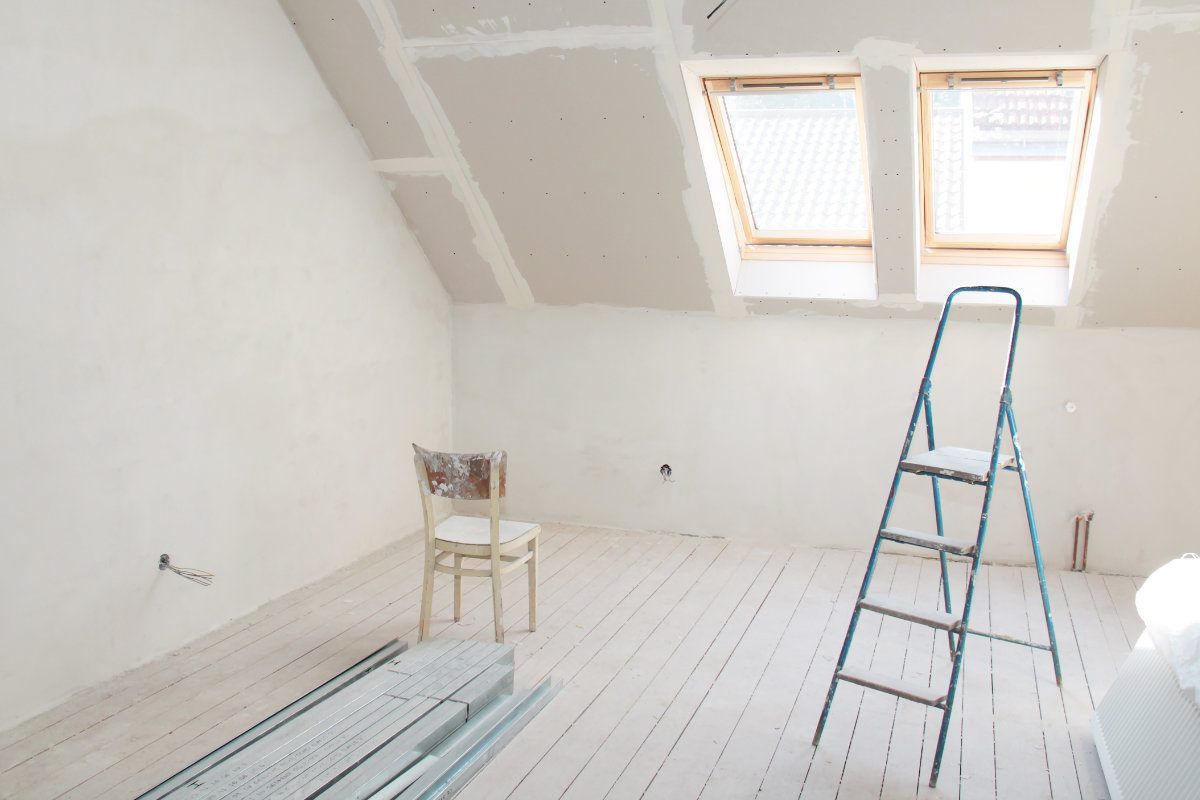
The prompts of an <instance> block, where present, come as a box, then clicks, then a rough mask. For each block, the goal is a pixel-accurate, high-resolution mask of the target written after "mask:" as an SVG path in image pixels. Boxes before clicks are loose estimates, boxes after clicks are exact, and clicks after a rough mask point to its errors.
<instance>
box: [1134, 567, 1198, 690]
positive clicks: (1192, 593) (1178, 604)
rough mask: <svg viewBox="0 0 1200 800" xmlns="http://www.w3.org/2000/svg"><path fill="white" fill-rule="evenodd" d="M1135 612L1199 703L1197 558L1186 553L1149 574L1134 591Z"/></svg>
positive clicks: (1184, 687) (1181, 681) (1185, 688)
mask: <svg viewBox="0 0 1200 800" xmlns="http://www.w3.org/2000/svg"><path fill="white" fill-rule="evenodd" d="M1137 611H1138V615H1139V616H1140V617H1141V618H1142V621H1143V622H1145V623H1146V631H1147V632H1148V633H1149V634H1150V638H1151V639H1152V640H1153V641H1154V646H1155V647H1156V648H1157V649H1158V652H1159V653H1161V654H1162V655H1163V657H1164V658H1166V659H1167V661H1168V662H1169V663H1170V664H1171V667H1172V668H1174V670H1175V676H1176V678H1178V679H1179V687H1180V688H1181V689H1183V691H1184V693H1185V694H1187V695H1188V696H1189V697H1190V698H1191V699H1192V701H1193V702H1195V703H1196V704H1197V705H1200V557H1197V555H1196V554H1195V553H1188V554H1187V555H1185V556H1183V557H1182V558H1177V559H1175V560H1174V561H1169V562H1167V563H1166V564H1164V565H1163V566H1161V567H1159V568H1158V569H1156V570H1155V571H1154V572H1153V573H1151V575H1150V577H1149V578H1147V579H1146V582H1145V583H1144V584H1142V588H1141V589H1139V590H1138V593H1137Z"/></svg>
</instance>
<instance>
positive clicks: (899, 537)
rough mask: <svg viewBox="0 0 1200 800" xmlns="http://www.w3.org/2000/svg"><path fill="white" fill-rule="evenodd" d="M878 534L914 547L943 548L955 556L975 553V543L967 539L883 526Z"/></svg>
mask: <svg viewBox="0 0 1200 800" xmlns="http://www.w3.org/2000/svg"><path fill="white" fill-rule="evenodd" d="M879 535H880V536H882V537H883V538H884V539H888V540H889V541H893V542H900V543H901V544H911V545H913V546H914V547H927V548H929V549H930V550H944V551H945V552H947V553H953V554H954V555H956V556H969V555H973V554H974V553H975V543H974V542H972V541H970V540H969V539H951V538H949V537H948V536H938V535H937V534H935V533H921V532H920V531H910V530H908V529H907V528H884V529H883V530H882V531H880V532H879Z"/></svg>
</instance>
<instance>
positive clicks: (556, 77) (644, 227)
mask: <svg viewBox="0 0 1200 800" xmlns="http://www.w3.org/2000/svg"><path fill="white" fill-rule="evenodd" d="M421 72H422V74H423V75H424V76H425V79H426V80H427V81H428V82H429V85H430V86H431V87H432V88H433V90H435V91H436V92H437V94H438V96H439V97H440V98H442V103H443V107H444V109H445V113H446V115H447V116H448V118H449V119H450V120H451V121H452V122H453V128H454V130H456V131H458V133H459V136H460V137H461V147H462V152H463V154H464V155H465V156H466V158H467V159H468V160H469V161H470V163H471V164H472V167H473V169H474V174H475V175H476V176H477V178H478V181H479V185H480V187H481V189H482V191H483V194H484V195H485V196H486V198H487V201H488V203H489V204H490V205H491V207H492V208H494V209H495V213H496V218H497V219H498V220H499V221H500V224H501V226H502V227H503V230H504V231H505V234H506V236H507V240H508V242H509V244H510V246H511V248H512V251H513V254H514V257H515V258H516V259H517V261H518V263H519V265H520V268H521V272H522V274H523V275H524V276H525V277H526V279H527V280H528V281H529V285H530V287H531V289H532V291H533V295H534V297H535V298H536V299H537V301H538V302H539V303H549V304H575V303H605V304H611V305H618V306H634V307H653V308H666V309H686V310H712V308H713V301H712V295H711V294H710V292H709V289H708V286H707V285H706V284H705V280H704V273H703V270H702V269H700V268H699V264H700V255H699V252H698V250H697V246H696V242H695V239H694V237H693V236H692V231H691V227H690V225H689V222H688V218H687V214H686V211H685V209H684V207H683V204H682V203H681V201H680V198H681V196H682V193H683V191H684V189H685V188H686V187H687V186H688V180H687V175H686V173H685V170H684V165H683V162H682V159H681V158H680V150H681V144H680V141H679V137H678V135H677V134H676V128H675V126H674V123H673V122H672V120H671V119H670V116H669V114H668V113H667V109H666V108H665V106H664V103H663V95H662V91H661V88H660V86H659V83H658V79H657V72H656V65H655V63H654V56H653V54H652V53H650V52H647V51H645V50H614V51H601V50H594V49H581V50H570V51H558V50H547V51H539V52H536V53H529V54H525V55H520V56H511V57H509V58H503V59H488V60H473V61H463V60H461V59H458V58H441V59H428V60H423V61H422V62H421Z"/></svg>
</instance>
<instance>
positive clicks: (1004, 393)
mask: <svg viewBox="0 0 1200 800" xmlns="http://www.w3.org/2000/svg"><path fill="white" fill-rule="evenodd" d="M969 292H976V293H998V294H1007V295H1011V296H1012V298H1013V300H1014V302H1015V304H1016V307H1015V310H1014V313H1013V320H1012V330H1011V332H1010V334H1009V341H1008V361H1007V364H1006V366H1005V370H1004V387H1003V389H1002V390H1001V392H1000V410H999V412H998V414H997V418H996V436H995V439H994V440H993V442H992V450H991V452H987V451H983V450H965V449H963V448H960V447H938V446H937V445H936V444H935V443H934V436H933V404H932V400H931V399H930V394H931V390H932V388H933V384H932V383H931V381H930V376H931V375H932V374H933V365H934V362H935V361H936V360H937V355H938V349H939V348H940V347H941V344H942V335H943V334H944V333H945V330H946V321H947V319H948V318H949V316H950V309H951V306H952V305H953V303H954V298H955V297H957V296H958V295H960V294H965V293H969ZM1020 327H1021V295H1020V294H1018V293H1017V292H1016V291H1015V290H1013V289H1009V288H1007V287H1003V286H964V287H961V288H959V289H955V290H954V291H953V292H951V293H950V296H949V297H947V298H946V305H945V306H944V307H943V308H942V316H941V318H940V319H939V320H938V327H937V333H936V334H935V335H934V338H933V347H932V349H931V350H930V352H929V361H928V363H927V364H926V365H925V376H924V378H922V380H921V389H920V392H919V394H918V396H917V402H916V405H915V406H914V407H913V413H912V420H911V421H910V422H909V425H908V435H907V436H905V438H904V448H903V449H902V450H901V451H900V460H899V461H898V462H897V464H896V473H895V476H894V477H893V478H892V488H891V491H890V492H889V493H888V499H887V504H886V505H885V506H884V509H883V520H882V522H880V523H879V532H878V534H876V536H875V545H874V546H873V547H872V548H871V557H870V559H869V560H868V561H867V570H866V574H865V575H864V576H863V582H862V588H861V589H859V592H858V602H857V604H856V605H855V607H854V612H853V614H852V615H851V617H850V625H849V627H848V628H847V630H846V639H845V641H844V642H843V643H842V650H841V654H840V655H839V656H838V662H837V667H836V669H835V670H834V673H833V679H832V680H831V681H830V683H829V694H828V695H826V697H825V707H824V708H823V709H822V710H821V719H820V721H819V722H818V723H817V730H816V733H815V734H814V735H813V746H816V745H817V744H818V743H819V742H820V741H821V732H822V731H823V730H824V729H825V721H826V720H827V719H828V718H829V709H830V706H832V705H833V695H834V692H836V691H837V686H838V682H839V681H849V682H850V683H854V684H858V685H859V686H864V687H866V688H868V689H874V690H876V691H881V692H886V693H888V694H891V695H895V696H896V697H902V698H904V699H906V700H911V701H913V702H917V703H923V704H925V705H927V706H932V707H933V708H939V709H941V711H942V725H941V731H940V732H939V734H938V743H937V750H936V751H935V752H934V756H933V769H932V771H931V772H930V775H929V785H930V786H936V785H937V779H938V772H939V771H940V769H941V765H942V751H943V750H944V749H945V746H946V734H947V732H948V731H949V728H950V712H951V711H952V710H953V708H954V695H955V690H956V689H957V688H958V679H959V675H960V673H961V671H962V661H963V652H964V651H965V650H966V644H967V639H966V637H965V636H963V634H964V633H972V634H977V635H980V636H986V637H989V638H992V639H1000V640H1002V641H1006V642H1012V643H1014V644H1021V645H1026V646H1028V647H1034V648H1037V649H1040V650H1048V651H1049V652H1050V655H1051V657H1052V658H1053V659H1054V675H1055V678H1056V679H1057V680H1058V683H1059V684H1060V685H1061V684H1062V669H1061V667H1060V665H1059V659H1058V642H1057V640H1056V639H1055V637H1054V621H1053V619H1052V618H1051V615H1050V598H1049V596H1048V595H1047V594H1046V574H1045V570H1044V569H1043V566H1042V551H1041V548H1040V547H1039V546H1038V535H1037V523H1036V522H1035V521H1034V517H1033V501H1032V499H1031V498H1030V496H1029V479H1028V477H1027V476H1026V474H1025V461H1024V459H1023V458H1022V457H1021V443H1020V439H1019V438H1018V436H1017V420H1016V416H1015V415H1014V413H1013V408H1012V391H1011V390H1010V388H1009V383H1010V381H1011V379H1012V368H1013V356H1014V355H1015V353H1016V349H1017V333H1018V331H1019V330H1020ZM922 413H923V414H924V418H925V434H926V440H927V442H928V445H929V451H928V452H926V453H921V454H919V455H913V456H910V455H909V448H910V447H911V446H912V440H913V435H914V434H915V433H916V430H917V424H918V423H919V422H920V420H921V417H922ZM1005 427H1007V428H1008V431H1009V434H1010V435H1011V437H1012V445H1013V452H1014V455H1006V454H1003V453H1001V452H1000V441H1001V439H1002V438H1003V435H1004V429H1005ZM1001 470H1008V471H1014V472H1016V473H1017V474H1018V475H1019V476H1020V480H1021V494H1022V496H1023V497H1024V500H1025V516H1026V519H1027V520H1028V522H1029V538H1030V541H1031V542H1032V543H1033V561H1034V564H1035V565H1036V566H1037V575H1038V583H1039V584H1040V586H1041V592H1042V607H1043V609H1044V610H1045V614H1046V632H1047V634H1048V636H1049V644H1041V643H1038V642H1029V641H1025V640H1022V639H1017V638H1014V637H1011V636H1004V635H1001V634H996V633H991V632H988V631H979V630H975V629H973V628H971V627H970V625H969V623H968V621H969V619H970V617H971V602H972V600H973V598H974V596H975V577H976V574H977V572H978V570H979V561H980V558H981V556H982V554H983V539H984V535H985V534H986V533H987V524H988V510H989V508H990V507H991V503H992V490H993V489H994V488H995V483H996V474H997V473H998V472H1000V471H1001ZM906 472H908V473H911V474H914V475H925V476H928V477H929V478H930V479H931V483H932V486H933V512H934V520H935V522H936V525H937V533H936V534H931V533H922V532H920V531H911V530H906V529H904V528H897V527H892V526H890V525H889V524H888V521H889V519H890V517H891V514H892V506H893V505H894V503H895V501H896V490H897V489H898V488H899V487H900V478H901V477H903V475H904V473H906ZM939 480H952V481H959V482H962V483H967V484H971V485H975V486H982V487H984V494H983V509H982V510H981V512H980V515H979V531H978V533H977V535H976V537H975V540H974V541H968V540H965V539H950V538H947V537H946V536H945V530H944V526H943V523H942V496H941V491H940V488H939V485H938V481H939ZM885 541H890V542H896V543H899V544H904V545H910V546H912V547H922V548H926V549H929V550H936V551H937V553H938V558H939V559H940V560H941V572H942V609H941V610H936V609H926V608H919V607H916V606H912V605H909V604H907V603H901V602H897V601H895V600H892V599H890V598H887V597H879V596H875V595H870V594H868V593H867V592H868V589H869V588H870V586H871V576H872V575H873V573H874V572H875V564H876V562H877V561H878V559H879V549H880V545H882V543H883V542H885ZM948 553H949V554H951V555H958V556H965V557H967V558H969V559H970V570H969V572H968V574H967V588H966V594H965V596H964V598H963V606H962V613H961V615H960V614H955V613H954V612H953V608H952V606H951V603H950V581H949V575H948V572H947V569H946V555H947V554H948ZM863 611H871V612H874V613H877V614H883V615H885V616H890V617H896V618H898V619H902V620H907V621H909V622H915V623H918V624H921V625H927V626H929V627H931V628H934V629H937V630H944V631H946V635H947V638H948V640H949V644H950V656H951V660H952V662H953V665H952V667H951V670H950V683H949V686H948V687H947V688H946V689H945V690H944V691H943V690H942V689H940V688H936V687H931V686H923V685H921V684H916V683H911V682H908V681H901V680H897V679H895V678H892V677H890V676H886V675H880V674H877V673H873V672H870V671H868V670H864V669H859V668H855V667H847V666H846V657H847V656H848V655H849V653H850V644H851V642H852V641H853V640H854V630H855V628H856V627H857V625H858V619H859V616H860V615H861V614H862V612H863Z"/></svg>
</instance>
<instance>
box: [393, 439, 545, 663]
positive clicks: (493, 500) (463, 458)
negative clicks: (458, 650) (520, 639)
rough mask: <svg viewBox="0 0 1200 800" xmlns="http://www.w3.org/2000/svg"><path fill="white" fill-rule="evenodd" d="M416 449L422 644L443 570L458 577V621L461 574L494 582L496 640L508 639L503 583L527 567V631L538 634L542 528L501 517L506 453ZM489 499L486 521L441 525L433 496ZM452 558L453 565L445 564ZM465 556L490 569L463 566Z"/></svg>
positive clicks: (461, 518)
mask: <svg viewBox="0 0 1200 800" xmlns="http://www.w3.org/2000/svg"><path fill="white" fill-rule="evenodd" d="M413 450H415V451H416V458H415V461H416V466H417V485H418V486H420V488H421V507H422V510H423V511H424V512H425V582H424V586H423V589H422V592H421V623H420V626H419V628H418V633H417V638H418V641H421V640H424V639H425V637H426V636H428V635H429V616H430V613H431V611H432V608H433V576H434V573H436V572H444V573H446V574H449V575H453V576H454V621H455V622H458V621H459V619H460V618H461V617H462V576H464V575H468V576H473V577H479V578H491V579H492V608H493V611H494V613H495V615H496V641H497V642H503V641H504V604H503V601H502V600H501V597H500V582H501V580H502V578H503V576H504V574H505V573H506V572H511V571H512V570H514V569H518V568H520V566H521V565H522V564H525V565H527V567H526V568H527V570H528V572H529V630H531V631H534V630H537V564H538V535H539V534H540V533H541V532H542V528H541V526H540V525H537V524H536V523H533V522H514V521H512V520H506V519H500V498H502V497H504V485H505V473H506V472H507V468H508V454H507V453H505V452H504V451H503V450H497V451H496V452H494V453H437V452H433V451H430V450H425V449H424V448H421V447H418V446H417V445H415V444H414V445H413ZM435 496H437V497H448V498H450V499H452V500H487V501H489V503H490V506H491V507H490V514H489V515H488V516H487V517H466V516H459V515H455V516H452V517H449V518H447V519H445V520H443V521H442V522H437V517H436V516H435V515H434V510H433V498H434V497H435ZM450 557H453V559H454V563H453V565H451V564H448V563H446V562H447V559H449V558H450ZM464 558H473V559H479V560H481V561H484V562H486V567H484V568H481V569H473V568H469V567H464V566H463V565H462V563H463V559H464Z"/></svg>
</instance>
